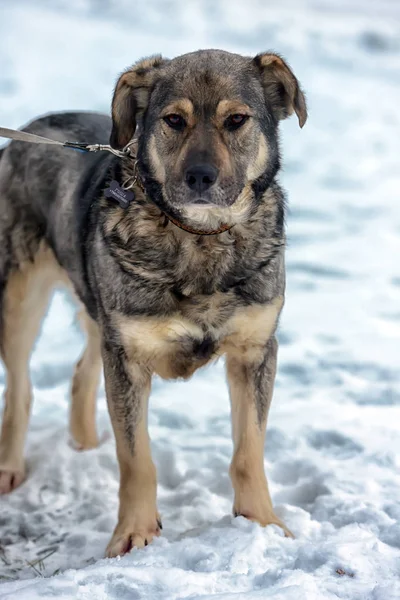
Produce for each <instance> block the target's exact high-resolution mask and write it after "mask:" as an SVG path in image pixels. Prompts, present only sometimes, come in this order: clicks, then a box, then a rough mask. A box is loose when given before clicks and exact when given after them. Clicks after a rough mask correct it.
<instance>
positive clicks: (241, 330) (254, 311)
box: [220, 296, 283, 360]
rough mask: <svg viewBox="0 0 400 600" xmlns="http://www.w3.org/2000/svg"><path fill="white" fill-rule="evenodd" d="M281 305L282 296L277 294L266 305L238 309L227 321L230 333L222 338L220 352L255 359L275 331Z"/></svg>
mask: <svg viewBox="0 0 400 600" xmlns="http://www.w3.org/2000/svg"><path fill="white" fill-rule="evenodd" d="M282 305H283V298H282V297H281V296H279V297H278V298H275V299H274V300H273V301H272V302H271V303H270V304H267V305H257V304H253V305H251V306H248V307H246V308H242V309H238V310H237V311H236V312H235V314H234V315H233V317H232V318H231V319H230V320H229V322H228V326H227V327H228V328H229V330H230V331H231V332H232V333H230V334H228V335H227V337H226V338H225V339H224V340H223V342H222V344H221V347H220V350H221V352H223V353H225V352H228V353H229V354H231V355H238V356H241V357H242V358H243V359H244V358H246V359H247V360H253V359H254V360H256V359H257V357H258V356H259V355H260V354H262V353H263V352H264V346H265V344H266V343H267V341H268V340H269V339H270V337H271V336H272V334H273V333H274V331H275V328H276V324H277V320H278V316H279V313H280V311H281V309H282Z"/></svg>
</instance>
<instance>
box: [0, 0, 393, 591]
mask: <svg viewBox="0 0 400 600" xmlns="http://www.w3.org/2000/svg"><path fill="white" fill-rule="evenodd" d="M207 47H214V48H223V49H226V50H231V51H234V52H239V53H243V54H247V55H252V54H256V53H257V52H260V51H262V50H266V49H273V50H277V51H278V52H280V53H282V54H283V55H284V56H285V57H286V58H287V59H288V61H289V63H290V64H291V66H292V67H293V69H294V72H295V74H296V75H297V76H298V78H299V79H300V81H301V83H302V85H303V87H304V88H305V90H306V92H307V95H308V102H309V112H310V114H309V121H308V123H307V124H306V126H305V128H304V129H303V130H302V131H300V129H299V128H298V126H297V123H296V119H292V120H291V121H286V122H284V123H283V124H282V133H283V154H284V171H283V173H282V176H281V179H282V182H283V184H284V186H285V187H286V188H287V189H288V191H289V201H290V214H289V216H288V238H289V246H288V252H287V271H288V287H287V303H286V306H285V310H284V314H283V317H282V321H281V327H280V333H279V339H280V355H279V371H278V377H277V385H276V391H275V396H274V402H273V405H272V410H271V414H270V419H269V427H268V434H267V447H266V453H265V461H266V469H267V472H268V474H269V480H270V486H271V491H272V495H273V500H274V503H275V505H276V506H277V512H278V514H279V515H280V516H281V517H283V518H284V519H285V520H286V522H287V524H288V525H289V527H290V528H291V530H292V531H293V532H294V533H295V535H296V540H289V539H285V538H283V537H282V534H281V532H280V531H279V530H278V529H276V528H274V527H269V528H267V529H261V528H260V527H258V526H257V525H254V524H251V523H249V522H246V521H245V520H244V519H242V518H239V519H232V517H231V516H230V510H231V502H232V490H231V486H230V482H229V478H228V465H229V461H230V456H231V450H232V445H231V439H230V419H229V403H228V395H227V390H226V386H225V383H224V371H223V365H222V364H218V365H217V366H214V367H212V368H209V369H207V370H205V371H203V372H201V373H199V374H197V375H196V376H195V377H194V378H193V380H192V381H191V382H189V383H185V384H181V383H168V384H165V383H162V382H160V381H156V382H155V385H154V390H153V394H152V399H151V412H150V433H151V437H152V442H153V450H154V457H155V461H156V464H157V467H158V475H159V508H160V511H161V513H162V515H163V522H164V531H163V537H162V538H160V539H159V540H156V542H155V543H154V544H153V545H151V546H149V547H147V548H146V549H145V550H141V551H137V550H135V551H133V552H132V553H131V555H129V556H127V557H125V558H123V559H121V560H119V561H118V560H116V559H115V560H111V561H102V562H98V561H100V559H101V558H102V556H103V553H104V550H105V546H106V543H107V541H108V538H109V536H110V534H111V531H112V529H113V526H114V524H115V521H116V510H117V485H118V471H117V464H116V458H115V449H114V442H113V439H112V437H111V438H109V439H107V440H106V441H105V442H104V443H103V445H102V446H100V447H99V448H98V449H96V450H94V451H91V452H87V453H81V454H80V453H76V452H74V451H73V450H72V449H71V448H70V447H69V445H68V435H67V416H68V394H69V386H70V378H71V373H72V368H73V363H74V362H75V360H76V359H77V358H78V355H79V353H80V351H81V349H82V345H83V340H82V337H81V334H80V333H79V330H78V329H77V327H76V326H75V325H74V311H73V307H72V305H71V304H70V302H69V301H68V300H67V299H66V298H65V296H64V295H63V294H62V293H57V294H56V296H55V298H54V301H53V303H52V305H51V309H50V311H49V315H48V317H47V319H46V321H45V323H44V327H43V333H42V336H41V338H40V340H39V343H38V345H37V348H36V351H35V353H34V356H33V359H32V376H33V381H34V385H35V403H34V409H33V418H32V422H31V429H30V433H29V437H28V443H27V454H28V457H29V471H30V472H29V478H28V480H27V481H26V483H25V484H24V485H23V486H22V487H21V488H20V489H19V490H17V491H16V492H14V493H13V494H12V495H10V496H9V497H2V498H1V499H0V598H1V599H8V600H11V599H13V600H14V599H15V598H20V599H21V600H22V599H23V600H31V599H36V598H44V597H46V598H49V597H57V598H62V599H63V600H70V599H73V598H74V599H75V598H77V599H80V600H84V599H89V598H90V599H92V598H93V599H96V600H100V599H117V598H118V599H119V600H128V599H135V600H136V599H151V600H158V599H160V600H161V599H165V600H173V599H175V598H190V599H191V600H193V599H198V600H200V599H202V600H206V599H209V598H214V597H218V598H221V599H224V600H239V599H242V598H243V599H244V598H245V599H246V600H252V599H261V598H273V599H274V600H302V599H306V600H325V599H333V598H335V599H337V598H346V599H352V600H392V599H395V598H400V583H399V582H400V524H399V519H400V459H399V450H400V203H399V189H400V114H399V105H400V85H399V84H400V3H399V1H398V0H375V1H373V0H298V1H296V0H276V1H275V2H271V1H267V0H243V1H235V0H212V1H211V0H204V1H201V0H165V1H162V0H142V1H141V2H136V1H134V0H118V1H117V0H114V1H112V0H97V1H96V0H35V1H34V2H33V1H31V0H29V1H28V0H25V1H24V0H14V1H11V0H0V124H1V125H3V126H5V127H14V128H15V127H20V126H21V125H23V124H24V123H26V122H27V121H29V120H31V119H32V118H34V117H35V116H37V115H40V114H43V113H46V112H49V111H55V110H66V109H86V110H88V109H93V110H100V111H105V112H108V111H109V106H110V100H111V94H112V89H113V85H114V82H115V80H116V77H117V75H118V73H119V72H121V71H122V70H123V69H124V68H125V67H126V66H128V65H129V64H131V63H132V62H134V61H135V60H137V59H138V58H140V57H142V56H145V55H147V54H153V53H157V52H161V53H163V54H164V55H165V56H169V57H172V56H175V55H178V54H181V53H184V52H187V51H192V50H196V49H199V48H207ZM89 141H93V142H95V141H96V140H89ZM1 387H2V388H3V387H4V373H3V371H1ZM99 396H100V397H99V418H98V421H99V428H100V429H101V430H102V431H105V432H110V429H111V428H110V423H109V419H108V415H107V412H106V406H105V400H104V390H103V389H101V390H100V394H99ZM68 569H69V570H68ZM75 569H77V570H75ZM52 575H55V576H54V577H51V578H48V577H50V576H52Z"/></svg>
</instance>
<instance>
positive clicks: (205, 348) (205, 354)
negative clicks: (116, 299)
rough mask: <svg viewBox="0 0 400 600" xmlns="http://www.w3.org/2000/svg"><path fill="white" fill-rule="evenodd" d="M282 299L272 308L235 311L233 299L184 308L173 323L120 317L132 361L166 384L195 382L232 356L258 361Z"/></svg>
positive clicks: (171, 318) (256, 306) (170, 318)
mask: <svg viewBox="0 0 400 600" xmlns="http://www.w3.org/2000/svg"><path fill="white" fill-rule="evenodd" d="M282 303H283V299H282V297H278V298H275V299H274V300H273V301H272V302H270V303H268V304H263V305H260V304H254V305H251V306H246V307H243V306H242V307H235V306H234V305H231V304H230V300H229V298H223V297H222V298H218V297H211V298H210V301H209V302H208V303H207V302H204V299H203V303H202V302H199V303H198V304H197V305H190V306H186V307H185V306H183V308H182V310H178V311H176V312H175V313H173V314H171V315H169V316H167V317H126V316H124V317H121V316H120V317H119V318H118V328H119V331H120V334H121V338H122V341H123V344H124V347H125V348H126V350H127V353H128V356H129V357H130V358H131V359H132V360H134V361H135V362H137V363H139V364H143V365H146V366H147V367H148V368H150V369H151V370H152V371H153V372H155V373H157V374H158V375H160V376H161V377H163V378H165V379H176V378H184V379H186V378H189V377H190V376H191V375H192V374H193V373H194V372H195V371H196V370H197V369H198V368H199V367H201V366H203V365H205V364H206V363H207V362H209V361H210V360H213V359H217V358H218V357H220V356H221V355H223V354H225V353H228V354H231V355H237V356H241V357H242V358H243V359H246V360H258V359H259V358H260V357H261V355H262V354H263V349H264V347H265V344H266V342H267V341H268V339H269V338H270V337H271V335H272V334H273V332H274V330H275V327H276V322H277V319H278V316H279V313H280V310H281V307H282Z"/></svg>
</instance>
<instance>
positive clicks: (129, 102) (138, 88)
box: [110, 55, 168, 150]
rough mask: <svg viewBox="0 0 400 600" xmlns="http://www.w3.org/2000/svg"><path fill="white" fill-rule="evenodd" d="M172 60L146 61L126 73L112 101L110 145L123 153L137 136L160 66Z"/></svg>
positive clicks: (157, 58)
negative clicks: (138, 122) (136, 131)
mask: <svg viewBox="0 0 400 600" xmlns="http://www.w3.org/2000/svg"><path fill="white" fill-rule="evenodd" d="M167 62H168V61H167V60H166V59H164V58H162V56H159V55H158V56H151V57H149V58H144V59H142V60H140V61H139V62H137V63H136V64H134V65H133V66H132V67H130V68H129V69H127V70H126V71H125V72H124V73H122V75H121V77H120V78H119V79H118V81H117V85H116V86H115V90H114V96H113V100H112V107H111V114H112V121H113V123H112V131H111V136H110V145H111V146H112V147H113V148H117V149H118V150H121V149H122V148H124V146H126V144H127V143H128V142H130V140H131V139H132V137H133V134H134V133H135V130H136V120H137V117H138V116H140V115H141V114H143V112H144V111H145V109H146V107H147V104H148V101H149V96H150V92H151V89H152V87H153V85H154V83H155V81H156V79H157V76H158V74H159V71H160V67H162V66H163V65H164V64H166V63H167Z"/></svg>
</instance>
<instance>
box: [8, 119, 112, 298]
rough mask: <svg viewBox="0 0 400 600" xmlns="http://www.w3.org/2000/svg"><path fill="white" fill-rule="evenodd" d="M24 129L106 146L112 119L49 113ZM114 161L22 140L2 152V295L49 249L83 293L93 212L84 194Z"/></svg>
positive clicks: (100, 156)
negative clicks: (88, 214) (85, 237)
mask: <svg viewBox="0 0 400 600" xmlns="http://www.w3.org/2000/svg"><path fill="white" fill-rule="evenodd" d="M23 130H24V131H27V132H30V133H35V134H37V135H41V136H44V137H48V138H51V139H55V140H59V141H66V140H68V141H80V142H88V143H101V144H104V143H107V142H108V138H109V135H110V130H111V119H110V118H109V117H107V116H106V115H102V114H97V113H90V112H88V113H85V112H71V113H59V114H49V115H46V116H44V117H41V118H39V119H37V120H35V121H33V122H32V123H30V124H29V125H27V126H26V127H24V129H23ZM110 158H111V159H112V157H110V156H105V154H104V153H103V154H101V155H93V154H90V155H88V154H86V153H82V152H79V151H75V150H72V149H67V148H63V147H61V146H55V145H45V144H43V145H42V144H30V143H25V142H17V141H13V142H11V143H10V144H9V145H8V146H7V147H6V148H3V149H1V154H0V215H1V216H0V244H1V249H2V251H1V254H0V291H1V290H4V289H5V287H6V286H7V281H8V278H9V276H10V274H11V273H12V272H13V270H15V269H16V268H19V269H20V268H21V266H22V265H23V264H24V263H32V262H34V260H35V257H36V256H37V254H38V251H39V248H40V247H41V246H43V244H44V245H46V246H49V247H50V248H51V250H52V251H53V253H54V254H55V255H56V257H57V260H58V262H59V263H60V264H61V265H62V266H64V268H66V269H67V270H68V271H69V273H70V276H71V277H72V279H73V280H74V283H75V285H76V286H77V287H78V289H79V288H82V293H84V289H83V287H84V286H83V285H82V274H81V265H80V264H78V263H79V252H76V248H77V246H78V247H79V244H80V242H81V240H79V237H78V236H79V232H81V231H82V223H83V221H84V219H85V211H87V208H88V206H87V204H88V203H85V202H84V198H85V191H86V190H87V189H89V187H90V186H91V183H92V179H93V174H94V173H96V172H97V173H98V172H99V168H98V167H99V165H100V163H102V162H107V159H108V161H109V160H110ZM78 189H79V192H78ZM78 196H79V198H78ZM2 295H3V294H1V298H0V302H1V301H2Z"/></svg>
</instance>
